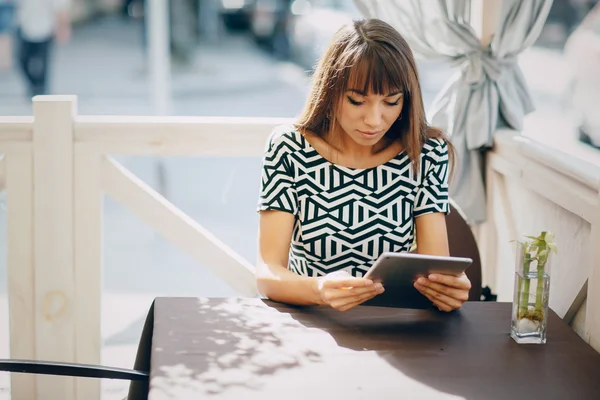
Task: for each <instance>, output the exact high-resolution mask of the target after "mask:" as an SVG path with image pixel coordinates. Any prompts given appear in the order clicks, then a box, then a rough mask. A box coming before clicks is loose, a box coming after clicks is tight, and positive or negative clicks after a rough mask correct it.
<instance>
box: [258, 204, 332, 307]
mask: <svg viewBox="0 0 600 400" xmlns="http://www.w3.org/2000/svg"><path fill="white" fill-rule="evenodd" d="M293 225H294V216H293V215H292V214H290V213H287V212H283V211H274V210H273V211H263V212H261V213H260V217H259V233H258V247H259V261H258V266H257V269H256V281H257V285H258V290H259V291H260V292H261V293H262V294H263V295H265V296H267V297H268V298H270V299H272V300H275V301H280V302H284V303H290V304H298V305H315V304H322V301H321V299H320V296H319V291H318V285H317V281H316V279H315V278H311V277H304V276H300V275H298V274H296V273H294V272H292V271H290V270H289V269H288V268H287V267H286V266H287V264H288V254H289V249H290V242H291V239H292V229H293Z"/></svg>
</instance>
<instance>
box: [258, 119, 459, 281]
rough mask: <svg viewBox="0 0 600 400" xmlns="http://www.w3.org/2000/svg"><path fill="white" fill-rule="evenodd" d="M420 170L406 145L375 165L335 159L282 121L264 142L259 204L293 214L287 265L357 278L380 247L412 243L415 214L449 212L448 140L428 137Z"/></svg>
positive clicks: (317, 273)
mask: <svg viewBox="0 0 600 400" xmlns="http://www.w3.org/2000/svg"><path fill="white" fill-rule="evenodd" d="M419 169H420V172H419V173H418V174H415V173H414V170H413V163H412V162H411V160H410V159H409V157H408V154H406V153H405V152H404V151H402V152H400V153H399V154H398V155H397V156H396V157H395V158H393V159H392V160H390V161H388V162H386V163H384V164H382V165H379V166H376V167H373V168H364V169H363V168H361V169H359V168H348V167H344V166H340V165H335V164H332V163H330V162H329V161H328V160H326V159H325V158H323V157H322V156H321V155H320V154H319V153H318V152H317V151H316V150H315V149H314V148H313V147H312V145H311V144H310V143H309V142H308V141H307V140H306V139H305V138H304V136H302V134H301V133H300V132H299V131H298V130H297V129H296V128H295V127H294V126H291V125H290V126H280V127H278V128H277V129H275V131H274V132H273V134H272V135H271V136H270V138H269V141H268V143H267V145H266V149H265V155H264V159H263V169H262V178H261V189H260V196H259V204H258V210H259V211H261V210H280V211H285V212H289V213H291V214H293V215H294V216H295V222H294V230H293V235H292V243H291V247H290V254H289V264H288V268H289V269H290V270H292V271H294V272H296V273H297V274H300V275H304V276H320V275H325V274H328V273H331V272H335V271H339V270H346V271H347V272H349V273H350V274H351V275H353V276H356V277H361V276H363V275H364V273H365V272H366V271H367V270H368V269H369V268H370V267H371V265H372V264H373V262H374V261H375V260H376V259H377V258H378V256H379V255H380V254H381V253H382V252H385V251H392V252H402V251H408V250H409V249H410V247H411V245H412V243H413V239H414V226H415V224H414V221H415V217H417V216H420V215H423V214H427V213H436V212H443V213H448V212H449V204H448V146H447V144H446V142H445V141H443V140H441V139H429V140H428V141H427V142H426V143H425V145H424V147H423V149H422V152H421V159H420V168H419Z"/></svg>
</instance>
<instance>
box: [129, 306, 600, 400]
mask: <svg viewBox="0 0 600 400" xmlns="http://www.w3.org/2000/svg"><path fill="white" fill-rule="evenodd" d="M496 307H497V309H496ZM467 308H468V309H469V310H468V311H469V312H466V311H467ZM463 311H464V312H463ZM494 311H497V312H494ZM506 311H507V309H506V307H503V305H500V304H498V305H489V304H488V305H487V306H486V307H482V306H480V305H479V304H468V303H467V304H465V306H464V310H461V311H455V312H452V313H441V312H438V311H434V310H399V309H393V308H379V307H357V308H355V309H353V310H351V311H348V312H345V313H340V312H338V311H335V310H332V309H330V308H326V307H292V306H289V305H284V304H278V303H274V302H270V301H263V300H261V299H238V298H228V299H210V300H209V299H191V298H181V299H168V301H166V302H164V303H162V304H161V307H159V309H157V312H154V313H152V310H151V312H150V314H149V319H148V320H147V321H146V326H145V328H144V332H143V334H142V339H141V343H151V341H150V340H149V337H148V335H149V334H150V338H152V341H153V342H154V343H155V345H154V347H153V348H152V349H151V351H150V346H149V345H147V349H146V350H145V351H144V349H143V346H146V345H142V346H141V349H142V351H141V353H140V354H142V357H140V354H138V360H137V361H136V368H140V369H143V368H150V360H152V380H151V382H150V386H151V389H152V392H153V395H155V396H156V397H155V398H203V396H204V397H207V398H210V397H211V395H217V394H223V395H225V397H226V398H247V397H244V396H247V395H249V391H250V392H256V393H257V394H259V395H264V394H269V393H271V392H273V391H275V392H277V393H279V392H280V391H281V390H284V389H283V388H284V387H290V386H292V390H293V387H296V388H299V387H302V388H303V390H302V392H303V393H317V392H318V388H319V387H320V386H319V385H321V382H327V385H329V386H333V387H336V386H337V385H342V386H343V385H347V386H348V388H350V389H349V390H350V391H349V393H352V395H353V396H359V397H360V393H359V392H356V391H353V390H354V389H352V388H357V390H358V389H360V387H361V385H362V384H361V382H362V383H365V384H370V386H369V387H370V389H369V390H371V391H373V390H375V391H376V390H377V389H381V388H379V387H374V386H373V383H369V381H365V379H367V378H369V377H374V378H375V379H378V378H380V377H381V379H406V380H407V385H408V386H409V387H420V386H422V385H425V386H427V387H429V388H430V389H432V391H431V393H433V395H434V396H435V393H437V395H438V397H437V398H444V397H453V396H457V397H462V398H464V399H480V398H486V399H492V398H493V399H504V398H506V393H507V392H511V393H513V394H519V395H523V396H525V397H524V398H536V396H535V394H536V393H537V394H544V396H547V397H545V398H549V397H553V396H559V395H560V396H563V395H564V394H567V393H569V392H570V391H575V392H577V391H578V393H579V394H582V393H583V394H585V393H587V392H585V390H587V389H589V388H591V387H597V385H598V383H597V382H595V383H594V382H588V381H587V380H586V379H588V378H589V377H588V378H586V377H582V376H579V375H577V371H575V370H574V369H572V368H569V363H572V362H573V361H574V360H575V359H577V357H579V355H578V354H579V353H578V352H581V354H583V355H585V354H587V353H585V351H587V348H585V346H584V344H583V342H582V345H581V346H578V347H577V350H575V351H574V350H573V349H574V347H569V346H568V343H569V341H567V340H558V338H559V335H567V334H569V335H574V333H572V332H570V331H569V332H566V331H567V330H568V328H566V327H565V328H564V330H565V332H566V333H564V334H563V333H560V332H559V331H556V336H555V337H556V339H555V340H554V341H553V342H552V343H550V344H548V345H546V346H528V347H527V346H526V347H523V346H519V345H516V344H515V343H513V341H512V340H511V339H510V337H509V336H508V328H509V327H508V326H507V321H509V320H510V318H509V317H510V316H509V314H508V315H507V314H506ZM490 312H491V314H493V317H489V318H488V313H490ZM508 312H510V311H508ZM151 315H153V320H152V318H150V316H151ZM507 317H508V318H507ZM152 326H153V327H154V333H153V337H152V329H151V328H150V327H152ZM553 326H554V328H552V329H562V328H561V326H560V325H559V323H558V321H556V323H554V325H553ZM549 334H550V333H549ZM157 345H159V346H160V347H156V346H157ZM356 352H369V353H370V354H369V355H365V357H360V358H357V357H356ZM490 357H493V358H494V359H488V358H490ZM588 358H589V357H588ZM140 360H141V361H140ZM382 360H383V361H384V362H383V363H382V362H381V361H382ZM592 361H594V360H592ZM139 362H141V363H139ZM358 362H360V365H359V364H356V363H358ZM540 362H542V364H544V363H545V364H548V363H549V364H548V365H549V366H547V367H542V364H540ZM590 365H591V364H590ZM386 366H387V368H386ZM389 366H392V367H393V369H390V368H389ZM507 366H509V367H508V368H507ZM332 368H333V370H332ZM378 368H381V369H380V370H378ZM397 372H400V374H398V373H397ZM345 374H346V375H345ZM523 377H527V379H523ZM381 379H380V380H379V382H381V381H382V380H381ZM588 380H589V379H588ZM536 381H537V382H564V383H565V385H550V386H548V387H545V385H541V386H540V385H531V382H536ZM383 382H384V384H385V382H387V381H385V380H383ZM507 382H510V387H507V386H506V385H507ZM573 382H577V383H579V384H581V386H582V389H579V388H577V387H573ZM396 383H398V382H396ZM384 386H385V385H384ZM146 388H147V387H146ZM586 388H587V389H586ZM385 389H386V388H385V387H384V388H382V391H383V394H384V397H385V395H389V393H388V392H385ZM285 390H288V389H285ZM418 390H421V389H418ZM130 393H131V392H130ZM444 393H445V394H447V396H444ZM289 394H290V396H291V397H289V398H293V397H294V395H295V393H293V391H292V392H290V393H289ZM308 397H309V398H308V399H307V400H311V399H310V397H311V396H308ZM359 397H356V398H359ZM584 397H585V396H584ZM584 397H579V398H584ZM131 398H143V397H131ZM353 398H355V397H353ZM555 398H562V397H555Z"/></svg>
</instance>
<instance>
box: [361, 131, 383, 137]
mask: <svg viewBox="0 0 600 400" xmlns="http://www.w3.org/2000/svg"><path fill="white" fill-rule="evenodd" d="M359 132H360V133H362V134H363V135H366V136H375V135H377V134H378V133H379V132H368V131H359Z"/></svg>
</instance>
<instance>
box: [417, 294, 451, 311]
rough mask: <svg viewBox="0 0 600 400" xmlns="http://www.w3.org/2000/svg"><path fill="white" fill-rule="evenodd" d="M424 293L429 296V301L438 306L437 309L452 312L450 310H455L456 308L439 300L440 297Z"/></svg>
mask: <svg viewBox="0 0 600 400" xmlns="http://www.w3.org/2000/svg"><path fill="white" fill-rule="evenodd" d="M423 295H424V296H425V297H427V298H428V299H429V301H431V302H432V303H433V304H434V305H435V306H436V307H437V309H438V310H440V311H446V312H450V311H452V310H454V308H452V307H450V306H449V305H448V304H446V303H444V302H442V301H439V300H438V299H436V298H433V297H431V296H430V295H428V294H425V293H423Z"/></svg>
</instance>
